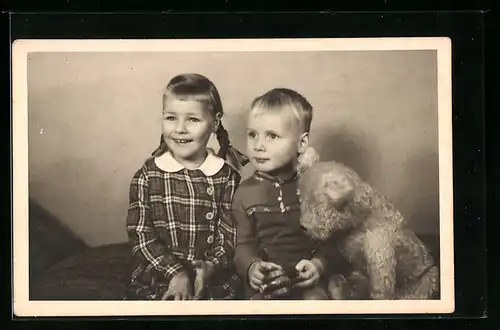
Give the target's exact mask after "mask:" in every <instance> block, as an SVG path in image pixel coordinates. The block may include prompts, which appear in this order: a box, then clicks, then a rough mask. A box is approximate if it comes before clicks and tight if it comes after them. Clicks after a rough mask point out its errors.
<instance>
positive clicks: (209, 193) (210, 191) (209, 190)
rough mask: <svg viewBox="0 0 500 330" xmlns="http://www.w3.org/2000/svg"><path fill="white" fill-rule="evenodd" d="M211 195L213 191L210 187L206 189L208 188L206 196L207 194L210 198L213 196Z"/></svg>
mask: <svg viewBox="0 0 500 330" xmlns="http://www.w3.org/2000/svg"><path fill="white" fill-rule="evenodd" d="M213 193H214V190H213V189H212V188H211V187H208V188H207V194H208V195H209V196H212V194H213Z"/></svg>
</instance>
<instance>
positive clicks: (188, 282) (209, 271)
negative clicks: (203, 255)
mask: <svg viewBox="0 0 500 330" xmlns="http://www.w3.org/2000/svg"><path fill="white" fill-rule="evenodd" d="M192 265H193V267H194V271H195V274H196V275H195V278H194V282H193V280H192V279H191V278H190V276H189V275H188V274H187V272H185V271H183V272H180V273H179V274H177V275H176V276H174V277H173V278H172V280H171V281H170V284H169V286H168V289H167V291H166V292H165V293H164V294H163V297H162V300H198V299H201V297H202V296H203V294H204V291H205V288H206V287H207V285H208V283H209V281H210V277H212V275H213V273H214V269H215V267H214V264H213V263H212V262H210V261H201V260H194V261H193V262H192Z"/></svg>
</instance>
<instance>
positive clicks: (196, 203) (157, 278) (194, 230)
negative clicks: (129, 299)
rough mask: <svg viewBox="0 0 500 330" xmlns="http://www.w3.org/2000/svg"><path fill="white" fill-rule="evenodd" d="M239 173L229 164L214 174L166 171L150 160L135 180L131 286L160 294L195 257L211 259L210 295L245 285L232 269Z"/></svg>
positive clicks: (145, 295)
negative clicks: (233, 211)
mask: <svg viewBox="0 0 500 330" xmlns="http://www.w3.org/2000/svg"><path fill="white" fill-rule="evenodd" d="M239 182H240V175H239V174H238V172H236V171H235V170H234V169H232V168H231V166H229V165H228V164H225V165H224V166H223V167H222V169H221V170H220V171H219V172H218V173H217V174H215V175H213V176H206V175H205V174H203V173H202V172H201V171H200V170H189V169H182V170H180V171H177V172H166V171H163V170H161V169H159V168H158V167H157V166H156V164H155V162H154V159H153V158H151V159H149V160H148V161H146V162H145V164H144V166H143V167H142V168H141V169H140V170H139V171H137V172H136V173H135V175H134V177H133V179H132V182H131V185H130V203H129V209H128V216H127V232H128V237H129V242H130V243H131V245H132V251H133V254H134V257H135V268H134V270H133V272H132V279H131V284H132V291H133V292H134V295H135V296H136V298H139V299H160V298H161V296H162V295H163V293H164V292H165V290H166V289H167V288H168V283H169V282H170V280H171V279H172V278H173V277H174V276H175V275H177V274H178V273H179V272H180V271H182V270H186V271H188V272H190V271H191V270H192V269H191V267H190V263H191V261H192V260H205V261H208V260H209V261H212V262H213V263H214V264H215V265H216V272H215V274H214V276H213V281H212V283H211V285H210V288H209V291H210V292H211V294H210V298H213V299H230V298H232V297H234V295H235V291H236V290H237V288H238V286H239V285H240V280H239V278H238V277H237V276H236V275H234V272H233V271H232V265H231V260H232V256H233V250H234V246H235V239H236V238H235V237H236V233H235V227H234V225H233V221H232V216H231V201H232V198H233V195H234V192H235V190H236V188H237V186H238V184H239Z"/></svg>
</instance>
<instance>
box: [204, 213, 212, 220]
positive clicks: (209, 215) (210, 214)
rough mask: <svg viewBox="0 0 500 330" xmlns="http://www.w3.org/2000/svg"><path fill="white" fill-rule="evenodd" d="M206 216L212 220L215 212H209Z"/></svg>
mask: <svg viewBox="0 0 500 330" xmlns="http://www.w3.org/2000/svg"><path fill="white" fill-rule="evenodd" d="M205 218H206V219H207V220H212V219H213V218H214V214H213V212H208V213H207V214H206V215H205Z"/></svg>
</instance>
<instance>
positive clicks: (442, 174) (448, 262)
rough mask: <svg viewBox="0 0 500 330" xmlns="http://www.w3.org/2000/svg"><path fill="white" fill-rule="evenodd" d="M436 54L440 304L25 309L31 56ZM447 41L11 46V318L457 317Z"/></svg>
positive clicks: (43, 305) (44, 305)
mask: <svg viewBox="0 0 500 330" xmlns="http://www.w3.org/2000/svg"><path fill="white" fill-rule="evenodd" d="M377 50H436V54H437V63H438V127H439V205H440V226H439V228H440V235H439V236H440V254H441V257H440V261H441V264H440V273H441V275H440V281H441V283H440V289H441V298H440V299H439V300H415V301H413V300H410V301H408V300H406V301H401V300H399V301H374V300H370V301H348V300H345V301H344V300H343V301H332V300H329V301H307V302H306V301H280V300H277V301H239V300H232V301H30V300H29V233H28V228H29V226H28V218H29V210H28V201H29V191H28V187H29V184H28V182H29V177H28V164H29V162H28V81H27V57H28V54H29V53H31V52H42V51H43V52H67V51H71V52H169V51H175V52H200V51H202V52H208V51H218V52H222V51H224V52H232V51H233V52H283V51H288V52H289V51H301V52H303V51H377ZM451 59H452V54H451V39H450V38H446V37H431V38H341V39H337V38H326V39H325V38H311V39H186V40H183V39H163V40H161V39H158V40H152V39H150V40H147V39H146V40H136V39H133V40H132V39H128V40H123V39H114V40H110V39H106V40H91V39H87V40H73V39H72V40H47V39H45V40H42V39H39V40H33V39H21V40H16V41H15V42H14V43H13V45H12V141H13V144H12V145H13V147H12V155H13V157H12V162H13V164H12V165H13V166H12V170H13V176H12V178H13V191H12V196H13V212H12V214H13V221H12V224H13V226H12V228H13V311H14V314H15V315H16V316H19V317H22V316H139V315H140V316H180V315H193V316H194V315H297V314H304V315H318V314H320V315H332V314H445V313H453V312H454V309H455V301H454V298H455V295H454V262H453V260H454V251H453V172H452V170H453V166H452V165H453V164H452V161H453V158H452V156H453V149H452V71H451Z"/></svg>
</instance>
